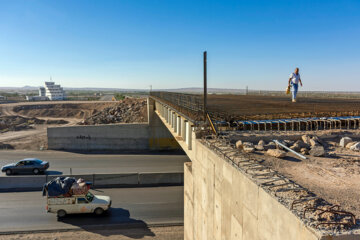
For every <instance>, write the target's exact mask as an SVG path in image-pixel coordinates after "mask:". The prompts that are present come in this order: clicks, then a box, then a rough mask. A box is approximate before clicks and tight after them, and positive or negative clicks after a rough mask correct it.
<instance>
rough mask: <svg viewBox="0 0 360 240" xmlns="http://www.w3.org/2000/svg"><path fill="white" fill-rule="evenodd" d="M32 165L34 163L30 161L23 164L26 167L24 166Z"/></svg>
mask: <svg viewBox="0 0 360 240" xmlns="http://www.w3.org/2000/svg"><path fill="white" fill-rule="evenodd" d="M33 164H34V163H33V162H32V161H26V162H25V165H26V166H30V165H33Z"/></svg>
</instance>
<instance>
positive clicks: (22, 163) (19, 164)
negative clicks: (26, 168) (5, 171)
mask: <svg viewBox="0 0 360 240" xmlns="http://www.w3.org/2000/svg"><path fill="white" fill-rule="evenodd" d="M16 165H17V166H23V165H24V161H20V162H18V163H17V164H16Z"/></svg>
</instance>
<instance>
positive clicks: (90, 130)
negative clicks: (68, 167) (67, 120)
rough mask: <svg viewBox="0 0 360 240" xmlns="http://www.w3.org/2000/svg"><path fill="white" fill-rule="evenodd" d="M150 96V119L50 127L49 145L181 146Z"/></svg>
mask: <svg viewBox="0 0 360 240" xmlns="http://www.w3.org/2000/svg"><path fill="white" fill-rule="evenodd" d="M153 109H154V102H153V100H148V111H149V113H148V118H149V119H148V123H134V124H128V123H126V124H107V125H94V126H71V127H55V128H48V129H47V137H48V149H52V150H69V151H149V150H154V151H158V150H160V151H161V150H180V149H181V148H180V146H179V145H178V143H177V141H176V140H175V139H174V137H173V136H172V135H171V133H170V132H169V130H168V129H167V128H166V127H165V126H164V125H163V123H162V122H161V120H160V119H159V117H158V116H157V115H156V114H153Z"/></svg>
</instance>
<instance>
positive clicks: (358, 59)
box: [0, 0, 360, 91]
mask: <svg viewBox="0 0 360 240" xmlns="http://www.w3.org/2000/svg"><path fill="white" fill-rule="evenodd" d="M359 43H360V1H358V0H357V1H347V0H342V1H338V0H336V1H331V0H328V1H315V0H312V1H307V0H297V1H290V0H288V1H281V0H276V1H268V0H262V1H260V0H252V1H250V0H248V1H240V0H238V1H227V0H222V1H220V0H219V1H194V0H192V1H191V0H189V1H187V0H181V1H180V0H179V1H175V0H126V1H125V0H124V1H123V0H114V1H110V0H104V1H93V0H86V1H79V0H77V1H70V0H68V1H66V0H65V1H32V0H0V86H24V85H31V86H39V85H42V84H43V82H44V81H46V80H48V79H49V77H50V75H51V76H52V77H53V80H54V81H56V82H59V83H60V84H62V85H63V86H64V87H116V88H142V89H144V88H148V87H149V85H152V86H153V88H183V87H201V86H202V52H203V51H204V50H207V51H208V80H209V83H208V85H209V87H215V88H245V87H246V86H249V88H250V89H267V90H284V89H285V87H286V85H287V80H288V75H289V74H290V73H291V72H292V71H293V69H294V68H295V67H299V68H300V73H301V75H302V79H303V82H304V88H303V89H304V90H326V91H328V90H334V91H335V90H345V91H360V77H359V76H360V75H359V73H358V71H359V69H360V68H359V67H360V47H359Z"/></svg>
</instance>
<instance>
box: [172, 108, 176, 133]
mask: <svg viewBox="0 0 360 240" xmlns="http://www.w3.org/2000/svg"><path fill="white" fill-rule="evenodd" d="M172 127H173V130H174V132H176V130H177V114H176V113H175V112H174V115H173V126H172Z"/></svg>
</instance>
